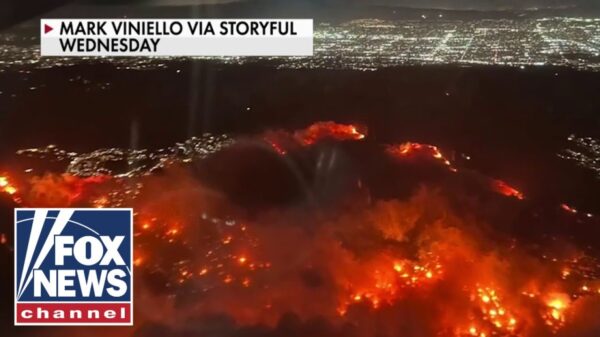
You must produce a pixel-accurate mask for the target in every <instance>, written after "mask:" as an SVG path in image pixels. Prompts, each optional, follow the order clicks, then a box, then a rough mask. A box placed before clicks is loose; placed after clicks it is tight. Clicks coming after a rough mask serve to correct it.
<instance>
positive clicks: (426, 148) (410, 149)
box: [386, 142, 457, 172]
mask: <svg viewBox="0 0 600 337" xmlns="http://www.w3.org/2000/svg"><path fill="white" fill-rule="evenodd" d="M386 152H387V153H388V154H390V155H392V156H394V157H396V158H411V157H419V156H424V157H425V158H432V159H434V160H436V161H439V162H441V163H443V164H444V165H445V166H448V169H449V170H450V171H453V172H457V169H456V168H454V167H453V166H452V163H450V161H449V160H448V159H447V158H446V157H444V155H443V154H442V152H441V151H440V149H439V148H438V147H437V146H435V145H429V144H421V143H413V142H406V143H402V144H398V145H389V146H387V148H386Z"/></svg>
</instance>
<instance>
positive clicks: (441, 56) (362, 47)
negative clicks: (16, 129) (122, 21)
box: [0, 14, 600, 71]
mask: <svg viewBox="0 0 600 337" xmlns="http://www.w3.org/2000/svg"><path fill="white" fill-rule="evenodd" d="M314 41H315V44H314V52H315V57H312V58H291V59H290V58H219V59H218V60H219V61H220V62H224V63H235V64H245V63H250V62H258V61H265V60H268V61H269V62H273V64H274V65H276V66H279V67H284V68H318V69H340V68H347V69H359V70H373V69H377V68H381V67H392V66H398V65H428V64H434V65H435V64H455V65H499V66H515V67H527V66H547V65H550V66H564V67H571V68H576V69H580V70H592V71H597V70H598V69H600V19H595V18H594V19H590V18H574V17H564V18H562V17H553V18H541V19H532V18H523V19H518V20H515V19H480V20H469V21H462V20H446V19H444V18H443V15H441V14H440V16H438V17H435V18H427V17H423V18H422V19H421V20H400V21H398V20H395V21H389V20H379V19H363V20H354V21H348V22H344V23H340V24H331V23H316V26H315V40H314ZM36 43H37V37H31V36H29V37H24V36H22V35H16V34H11V33H5V34H0V46H1V47H0V60H2V61H0V69H2V68H6V67H11V66H19V65H31V64H35V65H37V66H39V67H42V68H43V67H51V66H61V65H70V64H74V63H76V62H86V60H85V59H67V58H47V59H40V58H39V49H38V46H37V45H36ZM88 61H89V59H88ZM166 61H167V60H166V59H164V58H161V59H159V58H154V59H148V58H145V59H144V58H128V59H112V58H103V59H102V62H107V63H113V64H115V65H116V66H117V67H121V68H125V69H145V68H152V69H155V68H160V67H165V66H167V62H166Z"/></svg>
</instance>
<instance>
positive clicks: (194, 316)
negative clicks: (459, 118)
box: [0, 122, 600, 337]
mask: <svg viewBox="0 0 600 337" xmlns="http://www.w3.org/2000/svg"><path fill="white" fill-rule="evenodd" d="M205 139H212V141H211V142H210V149H205V148H203V146H202V141H200V140H198V139H196V140H195V141H194V142H193V146H189V147H188V148H187V150H186V151H185V155H182V153H181V152H177V151H174V152H170V153H171V154H170V155H167V154H165V153H166V152H160V151H159V152H157V153H159V154H160V156H159V155H152V154H149V153H147V152H127V151H124V150H118V149H112V150H102V151H95V152H92V153H89V154H72V153H68V152H66V151H62V150H58V149H56V148H55V147H52V148H45V149H28V150H23V151H22V152H21V154H22V155H27V156H28V157H36V155H38V154H43V156H44V158H48V157H52V158H54V159H56V160H59V161H61V160H62V161H64V162H65V164H66V167H67V169H66V170H65V173H54V174H53V173H46V174H41V175H36V174H35V171H33V172H30V173H26V174H20V177H19V180H18V181H19V183H17V182H16V180H15V181H13V179H12V178H11V177H12V176H11V175H10V174H3V175H2V176H1V177H0V189H1V191H2V192H4V193H5V194H7V195H9V196H10V199H11V200H12V201H13V202H14V203H16V204H19V205H21V206H27V207H36V206H50V207H58V206H63V207H64V206H87V207H112V206H131V207H133V208H134V210H135V211H136V214H135V217H136V219H135V256H134V264H135V266H136V268H137V270H136V287H135V289H136V294H135V304H136V307H135V310H136V313H135V315H136V320H137V325H139V326H140V327H139V328H138V330H137V331H136V332H135V334H136V335H138V336H154V335H157V334H158V335H177V336H190V335H194V336H456V337H465V336H474V337H489V336H523V337H525V336H549V335H564V336H570V335H582V334H588V335H590V336H591V335H594V334H596V333H598V331H599V330H598V326H597V323H594V322H585V321H583V320H582V319H578V317H579V316H585V315H586V314H588V315H589V313H594V314H595V315H596V316H597V314H599V313H600V302H599V298H600V263H599V262H598V261H597V260H596V258H595V256H594V254H593V253H591V252H590V251H588V250H583V249H579V248H577V247H576V246H575V245H574V244H571V243H569V241H568V240H566V239H563V238H553V239H552V241H553V243H552V244H547V245H540V243H539V242H531V241H528V240H525V239H522V238H519V237H517V236H516V235H514V233H513V232H511V230H510V226H508V225H507V226H502V224H501V225H497V224H496V223H494V222H493V221H491V220H493V219H490V218H489V217H490V214H491V216H492V217H493V216H494V215H497V216H498V218H502V217H501V216H500V215H504V214H506V213H510V212H513V211H514V210H512V209H508V207H512V208H515V207H517V208H518V207H519V204H521V203H526V202H527V200H526V199H525V197H524V194H523V193H522V192H520V191H518V190H517V189H516V188H514V187H511V186H510V185H508V184H507V183H505V182H503V181H501V180H497V179H492V178H486V177H484V178H480V179H478V180H477V181H478V182H477V183H475V185H476V188H475V189H473V188H462V189H461V188H456V186H457V185H456V184H451V183H448V181H454V180H455V179H457V177H459V176H460V175H461V174H463V172H464V171H468V170H467V169H463V168H460V167H457V166H455V164H454V163H452V162H451V161H450V159H448V158H447V157H446V156H445V155H444V154H443V153H442V150H441V149H439V148H438V147H436V146H434V145H428V144H420V143H413V142H404V143H399V144H391V145H389V144H388V145H382V144H376V143H369V138H368V137H367V135H366V128H365V127H361V126H354V125H342V124H336V123H333V122H321V123H316V124H314V125H311V126H309V127H307V128H306V129H303V130H298V131H295V132H287V131H281V130H280V131H269V132H266V133H264V134H261V135H257V136H256V137H253V138H252V139H251V140H248V139H241V138H240V139H235V138H233V139H232V138H229V137H225V138H222V139H223V141H224V142H223V143H218V142H217V143H215V141H214V139H217V138H214V137H211V136H206V137H205ZM244 142H246V143H252V144H256V143H259V144H261V147H260V148H262V149H264V150H265V151H270V152H271V153H274V155H275V156H276V159H275V161H276V162H283V163H284V164H285V165H286V167H289V168H290V171H291V173H290V174H291V176H293V177H295V179H296V181H297V184H298V190H301V191H304V192H305V193H301V196H302V197H299V198H296V199H291V200H293V202H289V203H287V204H284V205H281V204H277V205H273V206H272V207H269V208H267V209H260V210H252V209H249V207H248V206H247V205H244V204H243V203H239V202H235V201H234V200H235V198H234V196H233V195H231V194H228V193H226V192H224V190H223V189H220V188H219V186H218V184H216V185H215V184H212V185H211V183H210V181H209V180H207V179H205V178H204V177H206V175H203V174H198V172H197V171H198V170H199V171H202V170H203V169H204V166H202V165H203V163H204V162H207V161H224V164H222V165H233V166H236V165H239V164H240V163H237V162H236V161H235V160H237V159H236V158H237V157H238V156H237V155H231V156H229V157H225V159H223V157H219V155H221V153H227V151H233V150H235V148H236V147H237V146H241V143H244ZM356 142H359V143H362V144H358V145H357V144H354V143H356ZM219 144H221V145H219ZM332 144H333V145H332ZM262 145H265V146H262ZM355 145H356V146H358V150H357V148H355V147H353V146H355ZM344 146H346V147H344ZM332 149H333V150H332ZM331 151H333V152H334V155H332V156H330V158H329V161H328V162H327V165H325V164H323V159H322V157H323V156H324V153H328V152H331ZM364 152H369V153H372V152H374V153H375V154H374V157H373V158H377V159H378V160H377V161H374V162H373V164H374V165H373V166H374V167H379V166H377V165H375V163H376V162H377V163H378V162H386V161H389V165H391V166H390V168H389V170H390V171H391V172H395V171H400V170H402V168H401V166H402V165H404V166H406V165H408V166H410V167H413V166H417V167H418V168H419V169H420V170H421V171H427V170H428V169H429V168H432V167H433V168H434V169H437V168H439V170H432V171H431V172H434V173H432V174H434V175H436V176H438V175H443V174H446V176H445V178H444V179H430V180H428V179H423V181H419V182H418V183H417V184H413V185H410V186H411V187H410V188H409V190H408V193H407V191H402V193H398V196H396V197H389V196H386V197H382V196H380V195H378V194H377V192H376V191H377V188H376V187H375V186H371V184H370V182H371V181H372V179H371V180H369V179H366V178H365V177H363V174H362V173H363V172H361V171H360V170H358V171H359V172H357V173H354V174H351V175H348V176H347V177H345V178H344V179H341V180H339V181H338V184H336V185H335V186H336V188H335V189H333V191H334V192H331V191H329V192H330V193H328V194H327V195H331V194H332V193H333V195H335V198H333V201H332V200H331V198H328V199H319V198H320V196H321V195H322V193H317V192H315V190H316V189H320V188H322V185H323V184H316V183H313V182H315V181H321V182H322V181H328V182H332V181H337V180H335V179H336V177H337V172H340V171H339V170H336V169H335V166H336V165H350V166H360V165H357V164H356V161H361V160H362V159H360V158H358V159H356V161H354V162H353V161H351V160H349V159H347V160H345V161H343V160H342V159H339V158H341V157H345V158H348V157H349V158H352V156H353V155H354V154H355V153H364ZM94 153H95V155H94ZM231 157H233V159H231ZM157 158H158V159H157ZM315 158H317V159H315ZM122 160H125V161H128V162H129V163H130V165H128V166H127V167H124V168H122V169H121V171H120V172H117V169H112V170H109V169H108V167H109V165H107V162H110V163H113V164H114V162H118V161H122ZM153 160H155V161H153ZM231 160H233V162H231ZM348 162H350V163H351V164H347V163H348ZM339 163H342V164H339ZM344 163H345V164H344ZM399 164H402V165H399ZM261 165H266V166H268V165H269V163H266V162H265V163H261ZM367 166H369V165H367ZM90 167H94V168H95V170H96V172H94V171H91V170H90V169H89V168H90ZM240 167H243V166H240ZM307 167H309V168H312V169H307ZM78 168H85V169H81V170H80V171H78ZM342 168H344V169H345V168H346V166H343V167H342ZM345 171H347V170H344V172H345ZM227 172H229V171H227ZM307 172H308V173H307ZM386 172H388V171H386ZM440 172H441V173H440ZM469 174H472V173H469ZM322 175H325V176H326V177H327V179H325V180H318V179H319V177H321V176H322ZM371 176H373V175H371ZM374 176H377V177H378V178H379V180H380V181H381V184H382V185H393V184H392V182H391V181H390V180H392V179H406V180H410V179H412V178H411V177H406V176H404V175H403V174H402V172H400V174H399V175H398V176H393V177H388V176H378V174H377V173H375V174H374ZM469 177H470V175H465V177H463V178H462V179H464V180H468V179H469ZM225 178H227V179H233V180H235V179H236V177H234V176H228V177H225ZM271 178H272V180H270V181H266V182H264V185H263V186H264V190H268V189H269V188H277V187H278V186H277V185H278V182H277V181H278V180H277V175H276V174H273V175H272V177H271ZM481 181H483V183H481ZM246 183H247V182H244V181H240V182H238V184H240V186H241V187H240V188H242V189H243V187H244V185H245V184H246ZM331 184H333V183H331ZM271 185H273V186H271ZM338 185H340V186H342V187H338ZM449 186H451V191H449V188H450V187H449ZM246 193H248V191H246ZM250 193H252V194H253V195H254V196H255V197H256V198H261V196H262V195H263V193H264V191H259V190H257V191H250ZM482 195H485V196H486V197H485V198H483V197H481V196H482ZM503 199H508V200H510V201H512V202H509V203H503V202H501V201H502V200H503ZM465 200H468V201H465ZM473 200H476V201H473ZM482 200H483V201H482ZM315 201H316V202H315ZM496 201H497V204H498V206H496V204H494V203H495V202H496ZM464 203H466V204H467V206H465V205H464ZM558 207H559V208H562V209H563V210H564V211H566V212H567V214H576V211H574V210H575V209H574V208H572V207H571V206H567V205H566V204H563V205H558ZM490 208H491V209H494V211H492V212H491V213H490V212H489V211H487V212H484V211H482V210H481V209H486V210H489V209H490ZM514 221H517V220H514ZM492 223H494V224H492ZM511 225H512V224H511ZM540 230H543V229H540ZM2 240H3V244H5V245H8V246H9V245H11V243H10V242H7V239H6V236H5V235H4V234H3V235H2ZM557 247H558V248H557ZM591 317H594V316H593V315H592V316H591ZM157 331H158V332H157Z"/></svg>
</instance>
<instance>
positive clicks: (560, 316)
mask: <svg viewBox="0 0 600 337" xmlns="http://www.w3.org/2000/svg"><path fill="white" fill-rule="evenodd" d="M570 304H571V299H570V298H569V296H568V295H567V294H564V293H552V294H549V295H548V296H547V298H546V306H547V308H548V309H547V311H546V312H545V313H544V314H543V317H544V318H545V321H546V324H548V325H549V326H551V327H552V328H555V329H557V328H560V327H562V326H563V325H564V323H565V314H566V311H567V310H568V308H569V305H570Z"/></svg>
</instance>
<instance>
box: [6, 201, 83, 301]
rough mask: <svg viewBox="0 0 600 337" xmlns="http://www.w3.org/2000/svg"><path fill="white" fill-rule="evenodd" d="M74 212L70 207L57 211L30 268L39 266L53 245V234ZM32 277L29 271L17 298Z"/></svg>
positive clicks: (57, 232) (58, 232)
mask: <svg viewBox="0 0 600 337" xmlns="http://www.w3.org/2000/svg"><path fill="white" fill-rule="evenodd" d="M74 212H75V210H72V209H62V210H60V211H59V212H58V216H57V217H56V221H55V222H54V225H53V226H52V229H50V233H49V234H48V236H47V237H46V241H45V242H44V245H43V246H42V250H41V251H40V254H39V255H38V257H37V260H35V264H34V265H33V268H32V269H34V270H35V269H38V268H39V267H40V265H41V264H42V262H44V260H45V259H46V256H47V255H48V252H50V249H52V246H54V236H56V235H58V234H60V233H62V231H63V229H64V228H65V226H66V225H67V222H69V220H70V219H71V216H73V213H74ZM32 277H33V273H29V276H28V277H27V281H26V282H25V285H23V288H22V289H21V291H20V292H19V296H18V297H19V298H20V297H21V295H22V294H23V291H24V290H25V289H27V286H28V285H29V283H30V282H31V278H32Z"/></svg>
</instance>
